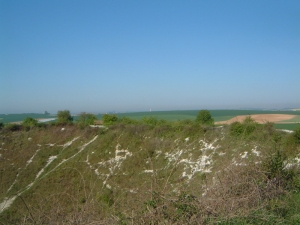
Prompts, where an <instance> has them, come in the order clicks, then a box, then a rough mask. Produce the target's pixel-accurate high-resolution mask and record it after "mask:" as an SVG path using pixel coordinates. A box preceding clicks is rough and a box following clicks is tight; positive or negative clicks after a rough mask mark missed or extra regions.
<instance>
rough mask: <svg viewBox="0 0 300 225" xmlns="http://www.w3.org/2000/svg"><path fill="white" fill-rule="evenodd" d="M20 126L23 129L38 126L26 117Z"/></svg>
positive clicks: (34, 120)
mask: <svg viewBox="0 0 300 225" xmlns="http://www.w3.org/2000/svg"><path fill="white" fill-rule="evenodd" d="M22 126H24V127H25V128H30V127H36V126H38V121H37V120H36V119H33V118H31V117H27V118H25V119H24V120H23V122H22Z"/></svg>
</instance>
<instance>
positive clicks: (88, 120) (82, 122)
mask: <svg viewBox="0 0 300 225" xmlns="http://www.w3.org/2000/svg"><path fill="white" fill-rule="evenodd" d="M96 119H97V118H96V116H95V115H94V114H91V113H85V112H83V113H80V115H79V119H78V121H77V123H78V125H79V126H80V127H85V126H88V125H93V124H94V122H95V120H96Z"/></svg>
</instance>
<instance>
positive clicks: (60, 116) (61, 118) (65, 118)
mask: <svg viewBox="0 0 300 225" xmlns="http://www.w3.org/2000/svg"><path fill="white" fill-rule="evenodd" d="M72 121H73V117H72V116H71V113H70V111H69V110H64V111H58V112H57V123H58V124H68V123H72Z"/></svg>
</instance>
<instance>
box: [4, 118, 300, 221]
mask: <svg viewBox="0 0 300 225" xmlns="http://www.w3.org/2000/svg"><path fill="white" fill-rule="evenodd" d="M299 133H300V132H299V129H298V130H295V132H294V133H285V132H281V131H277V130H276V129H275V128H274V127H273V125H272V124H271V123H267V124H257V123H255V122H254V121H252V120H248V121H247V120H245V121H244V122H243V123H233V124H232V125H224V126H221V127H209V126H203V125H199V124H196V123H194V122H191V121H188V120H186V121H178V122H166V121H157V120H155V121H154V123H151V121H150V122H148V123H145V122H144V123H143V122H139V123H138V122H132V121H127V122H126V121H125V120H123V121H121V122H120V121H118V122H116V123H114V124H112V125H109V126H106V127H100V128H91V127H85V128H79V127H77V126H76V125H67V126H58V125H53V124H52V125H47V126H42V127H32V128H31V129H29V130H28V129H27V130H26V129H17V130H10V129H4V128H3V129H2V130H0V145H1V146H0V177H1V185H0V223H1V224H216V223H218V224H241V223H244V224H248V223H251V224H262V223H264V224H274V223H283V224H297V223H299V222H300V194H299V190H300V175H299V162H300V135H299Z"/></svg>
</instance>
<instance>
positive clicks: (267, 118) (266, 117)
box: [215, 114, 296, 124]
mask: <svg viewBox="0 0 300 225" xmlns="http://www.w3.org/2000/svg"><path fill="white" fill-rule="evenodd" d="M247 116H249V115H245V116H236V117H234V118H232V119H230V120H226V121H219V122H215V124H231V123H233V122H243V120H244V119H245V118H246V117H247ZM250 116H251V118H252V119H253V120H255V121H256V122H257V123H266V122H273V123H275V122H280V121H283V120H289V119H293V118H294V117H296V116H295V115H288V114H256V115H250Z"/></svg>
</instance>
